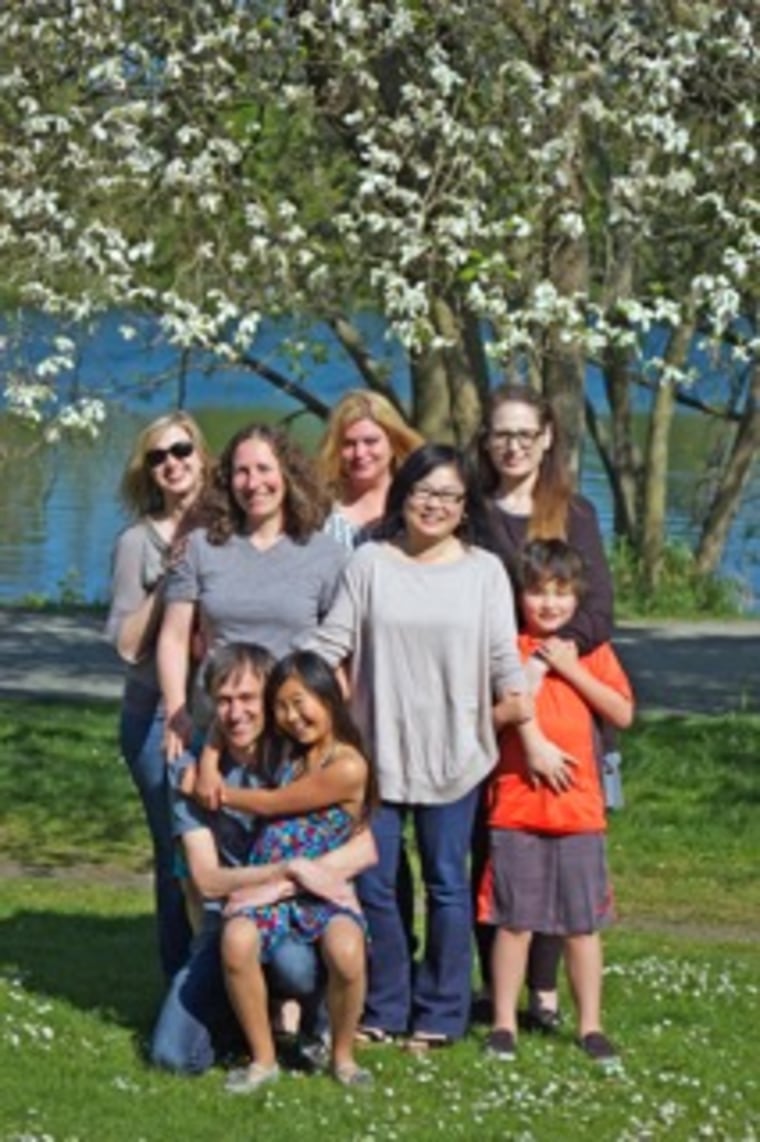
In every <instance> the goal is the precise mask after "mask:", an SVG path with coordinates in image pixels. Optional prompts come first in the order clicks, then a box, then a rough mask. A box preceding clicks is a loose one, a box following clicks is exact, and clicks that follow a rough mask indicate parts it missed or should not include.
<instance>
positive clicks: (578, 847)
mask: <svg viewBox="0 0 760 1142" xmlns="http://www.w3.org/2000/svg"><path fill="white" fill-rule="evenodd" d="M479 914H480V919H481V921H482V922H484V923H486V924H493V925H495V926H496V927H499V928H509V929H510V930H511V931H513V932H543V933H546V934H548V935H556V936H579V935H583V934H585V933H588V932H596V931H597V930H598V929H600V928H606V927H607V926H608V925H609V924H611V923H612V920H613V919H614V910H613V901H612V890H611V887H610V883H609V879H608V876H607V857H606V850H605V843H604V834H603V833H573V834H572V835H568V836H557V835H554V834H548V833H529V832H523V831H522V830H520V829H491V832H490V861H489V865H488V867H487V869H486V873H485V877H484V883H483V886H482V890H481V894H480V908H479Z"/></svg>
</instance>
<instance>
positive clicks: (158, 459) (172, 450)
mask: <svg viewBox="0 0 760 1142" xmlns="http://www.w3.org/2000/svg"><path fill="white" fill-rule="evenodd" d="M193 452H195V445H194V444H193V442H192V440H176V441H175V442H174V444H170V445H169V447H168V448H149V449H148V451H147V452H146V453H145V463H146V464H147V465H148V467H149V468H160V467H161V465H162V464H163V463H164V461H165V460H167V459H168V458H169V456H172V457H173V458H174V459H175V460H187V458H188V456H192V454H193Z"/></svg>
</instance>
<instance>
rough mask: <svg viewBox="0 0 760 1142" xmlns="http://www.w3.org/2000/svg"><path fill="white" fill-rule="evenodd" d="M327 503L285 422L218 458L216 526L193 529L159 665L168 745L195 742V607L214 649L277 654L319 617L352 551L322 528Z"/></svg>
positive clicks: (241, 435) (171, 596)
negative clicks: (191, 679) (191, 686)
mask: <svg viewBox="0 0 760 1142" xmlns="http://www.w3.org/2000/svg"><path fill="white" fill-rule="evenodd" d="M326 514H327V504H326V501H325V499H324V496H323V494H322V493H321V492H320V490H319V485H318V482H317V478H316V474H315V472H314V470H313V467H312V465H311V462H310V461H309V460H308V458H307V457H306V456H305V455H304V454H303V452H302V451H301V450H300V448H299V447H298V446H297V445H296V444H295V443H294V442H293V441H292V440H290V439H289V437H288V436H287V435H286V434H285V433H284V432H282V431H281V430H279V429H276V428H271V427H269V426H267V425H261V424H249V425H247V426H246V427H245V428H242V429H241V430H240V431H239V432H237V433H235V435H234V436H233V437H232V439H231V440H230V441H229V443H228V444H227V446H226V448H225V449H224V450H223V452H222V454H221V456H220V457H219V462H218V464H217V467H216V470H215V473H214V477H213V480H212V486H211V492H210V497H209V508H208V516H207V525H206V526H205V527H204V528H199V529H197V530H196V531H194V532H193V533H192V534H191V535H190V537H189V539H188V543H187V547H186V550H185V552H184V555H183V557H182V559H180V560H179V561H178V563H177V565H176V566H175V567H174V568H173V569H172V572H171V575H170V577H169V583H168V586H167V591H166V599H167V606H166V615H165V618H164V623H163V626H162V628H161V635H160V638H159V645H158V667H159V677H160V680H161V688H162V691H163V695H164V701H165V703H166V712H167V732H166V737H165V743H164V744H165V748H166V754H167V757H168V759H169V761H172V760H174V759H175V758H176V757H178V756H179V754H180V753H181V752H182V750H183V748H184V747H185V746H187V744H188V743H189V741H190V737H191V734H192V729H193V724H192V718H191V717H190V714H189V712H188V709H187V705H186V701H185V690H186V686H187V677H188V669H189V661H190V644H191V635H192V624H193V610H194V608H195V607H196V606H197V607H198V609H199V611H200V614H201V619H202V622H203V627H204V631H205V632H206V636H207V638H208V641H209V649H211V648H213V647H214V646H221V645H224V644H227V643H231V642H248V643H250V642H255V643H258V644H259V645H261V646H264V647H266V649H267V650H269V651H270V652H271V653H272V654H273V655H274V656H275V658H280V657H282V655H284V654H286V653H287V652H288V651H289V650H290V649H291V644H292V642H293V639H294V638H295V637H296V636H297V635H300V634H304V633H306V632H308V631H310V630H312V629H313V628H315V627H316V626H317V624H318V623H319V621H320V619H321V618H322V616H323V615H324V614H325V613H326V612H327V610H328V608H329V606H330V603H331V601H332V597H333V593H334V590H335V585H336V582H337V579H338V575H339V574H340V571H341V570H342V567H343V564H344V563H345V561H346V558H347V553H346V552H345V550H344V549H343V548H341V547H340V546H339V545H338V544H337V543H336V542H335V541H334V540H333V539H331V538H330V537H329V536H327V535H323V534H322V533H321V531H320V528H321V527H322V524H323V523H324V519H325V516H326Z"/></svg>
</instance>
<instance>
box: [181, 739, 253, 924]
mask: <svg viewBox="0 0 760 1142" xmlns="http://www.w3.org/2000/svg"><path fill="white" fill-rule="evenodd" d="M194 761H195V758H194V757H193V756H191V755H189V754H185V755H184V756H183V757H181V758H179V759H178V760H177V761H176V762H174V764H173V765H170V766H169V767H168V770H167V773H168V777H169V799H170V805H171V818H172V835H173V836H174V837H175V838H177V839H181V838H182V837H184V836H186V835H187V834H188V833H193V832H197V831H198V830H199V829H208V830H209V831H210V832H211V833H212V834H213V837H214V842H215V843H216V850H217V853H218V856H219V863H220V864H222V865H224V866H225V868H240V867H241V866H243V865H245V864H247V863H248V854H249V852H250V849H251V841H252V839H253V832H254V828H255V822H256V819H255V818H254V817H253V816H252V815H251V814H250V813H243V812H241V811H240V810H238V809H232V808H230V807H229V806H222V808H221V809H219V810H217V811H216V812H208V811H207V810H206V809H204V808H202V806H200V805H199V804H198V803H197V802H196V801H194V800H193V799H192V797H186V796H185V795H184V794H183V793H180V791H179V784H180V781H181V778H182V775H183V773H184V771H185V768H186V766H187V765H189V764H190V763H192V762H194ZM220 771H221V773H222V775H223V776H224V780H225V782H226V783H227V784H228V785H231V786H232V787H233V788H235V789H254V788H256V787H257V786H259V785H260V784H261V781H260V780H259V778H258V777H257V775H256V774H255V773H254V772H253V771H252V770H251V769H249V768H248V767H247V766H244V765H238V764H237V763H236V762H234V761H232V760H231V759H230V758H229V757H227V756H223V757H222V759H221V762H220ZM203 906H204V908H205V909H206V910H207V911H209V912H219V911H220V909H221V902H220V901H218V900H205V901H204V904H203Z"/></svg>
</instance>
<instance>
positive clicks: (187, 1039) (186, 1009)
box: [150, 913, 321, 1075]
mask: <svg viewBox="0 0 760 1142" xmlns="http://www.w3.org/2000/svg"><path fill="white" fill-rule="evenodd" d="M220 933H221V927H220V921H219V917H218V916H215V915H214V914H213V913H209V914H207V916H206V920H205V922H204V927H203V930H202V931H201V932H200V933H199V935H198V936H197V937H196V939H195V942H194V944H193V948H192V951H191V954H190V959H189V960H188V962H187V964H186V965H185V966H184V967H183V968H182V970H181V971H180V972H179V973H178V974H177V975H176V976H175V977H174V980H173V981H172V984H171V987H170V988H169V993H168V995H167V996H166V999H165V1000H164V1004H163V1007H162V1008H161V1012H160V1014H159V1017H158V1022H157V1024H156V1028H155V1030H154V1032H153V1039H152V1042H151V1048H150V1057H151V1061H152V1062H153V1063H154V1064H155V1065H156V1066H158V1067H165V1068H166V1069H168V1070H171V1071H177V1072H179V1073H181V1074H188V1075H198V1074H201V1073H202V1072H203V1071H206V1070H208V1068H209V1067H210V1066H212V1065H213V1063H214V1062H215V1061H216V1059H218V1058H219V1057H220V1056H221V1055H223V1054H225V1053H227V1052H229V1051H231V1050H232V1051H235V1050H239V1049H241V1048H244V1046H245V1044H244V1042H243V1038H242V1034H241V1032H240V1029H239V1027H238V1025H237V1020H236V1019H235V1015H234V1012H233V1010H232V1007H231V1006H230V1002H229V999H228V998H227V992H226V989H225V986H224V972H223V969H222V959H221V948H220ZM265 971H266V976H267V983H268V984H269V987H270V990H271V991H272V993H273V994H275V995H277V996H279V997H280V998H288V999H297V1000H299V1001H300V1002H302V1003H304V1004H306V1005H307V1006H310V1007H311V1008H314V1007H315V1006H316V998H317V996H318V994H319V992H320V991H321V971H320V963H319V958H318V956H317V952H316V948H315V946H314V945H313V944H302V943H299V942H298V941H297V940H294V939H287V940H283V941H282V943H281V944H279V945H278V947H277V948H276V950H275V952H274V955H273V957H272V960H271V961H270V962H269V963H268V964H267V965H266V969H265Z"/></svg>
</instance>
